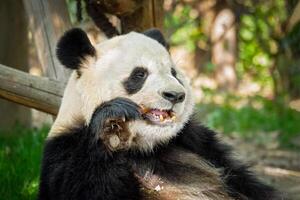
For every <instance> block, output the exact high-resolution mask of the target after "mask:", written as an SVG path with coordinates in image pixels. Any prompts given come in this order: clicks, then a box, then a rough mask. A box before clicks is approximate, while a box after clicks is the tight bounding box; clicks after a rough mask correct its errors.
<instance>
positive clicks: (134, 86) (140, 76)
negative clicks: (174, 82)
mask: <svg viewBox="0 0 300 200" xmlns="http://www.w3.org/2000/svg"><path fill="white" fill-rule="evenodd" d="M148 74H149V73H148V70H147V69H145V68H143V67H136V68H134V69H133V70H132V72H131V74H130V75H129V77H128V78H127V79H126V80H124V81H123V86H124V88H125V90H126V91H127V93H128V94H134V93H137V92H138V91H139V90H140V89H142V87H143V85H144V83H145V81H146V79H147V77H148Z"/></svg>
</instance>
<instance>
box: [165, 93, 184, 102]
mask: <svg viewBox="0 0 300 200" xmlns="http://www.w3.org/2000/svg"><path fill="white" fill-rule="evenodd" d="M162 97H163V98H164V99H166V100H168V101H170V102H171V103H173V104H176V103H181V102H183V101H184V99H185V93H184V92H175V91H167V92H162Z"/></svg>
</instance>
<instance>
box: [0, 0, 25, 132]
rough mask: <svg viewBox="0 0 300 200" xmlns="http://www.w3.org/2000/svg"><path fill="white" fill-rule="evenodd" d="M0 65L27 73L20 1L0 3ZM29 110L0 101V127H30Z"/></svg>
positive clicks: (23, 16) (22, 9)
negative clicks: (18, 125)
mask: <svg viewBox="0 0 300 200" xmlns="http://www.w3.org/2000/svg"><path fill="white" fill-rule="evenodd" d="M0 25H1V31H0V44H1V45H0V63H2V64H5V65H8V66H11V67H14V68H15V69H19V70H22V71H26V72H27V71H28V68H27V66H28V60H27V58H28V37H27V34H28V31H27V23H26V16H25V11H24V6H23V3H22V0H1V1H0ZM1 84H2V82H1ZM30 121H31V114H30V109H28V108H25V107H23V106H20V105H17V104H14V103H11V102H8V101H6V100H2V99H0V127H1V129H9V128H11V127H13V126H14V125H15V123H16V122H19V123H20V124H22V125H26V126H30Z"/></svg>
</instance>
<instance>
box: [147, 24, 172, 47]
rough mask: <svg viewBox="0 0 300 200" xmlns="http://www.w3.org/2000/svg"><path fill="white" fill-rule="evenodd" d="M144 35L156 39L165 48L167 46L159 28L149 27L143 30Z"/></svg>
mask: <svg viewBox="0 0 300 200" xmlns="http://www.w3.org/2000/svg"><path fill="white" fill-rule="evenodd" d="M143 34H144V35H146V36H148V37H150V38H152V39H154V40H156V41H157V42H159V43H160V44H161V45H163V46H164V47H166V48H167V49H168V48H169V45H168V43H167V42H166V40H165V38H164V35H163V34H162V32H160V30H159V29H157V28H151V29H149V30H147V31H145V32H143Z"/></svg>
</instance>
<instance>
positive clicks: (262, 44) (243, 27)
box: [237, 0, 286, 86]
mask: <svg viewBox="0 0 300 200" xmlns="http://www.w3.org/2000/svg"><path fill="white" fill-rule="evenodd" d="M248 7H250V8H251V10H252V12H251V13H250V14H244V15H242V17H241V21H240V25H239V28H240V29H239V32H238V39H239V41H238V46H239V47H238V52H239V59H238V63H237V72H238V76H239V77H241V78H242V77H243V76H244V75H245V74H248V75H251V77H252V78H253V80H255V81H257V82H258V83H260V84H261V85H263V86H270V85H272V77H271V76H270V68H271V67H272V63H273V62H274V60H273V59H274V58H273V55H275V54H276V53H277V52H278V48H279V47H278V45H279V44H278V42H277V38H276V37H278V36H277V35H276V34H277V32H278V29H280V26H281V24H282V23H283V21H285V20H286V13H285V12H286V11H285V5H284V1H283V0H275V1H259V2H256V3H255V5H254V4H253V3H251V2H250V3H249V5H248Z"/></svg>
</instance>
